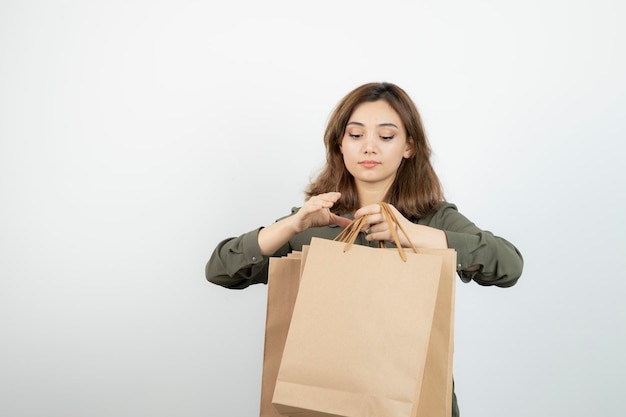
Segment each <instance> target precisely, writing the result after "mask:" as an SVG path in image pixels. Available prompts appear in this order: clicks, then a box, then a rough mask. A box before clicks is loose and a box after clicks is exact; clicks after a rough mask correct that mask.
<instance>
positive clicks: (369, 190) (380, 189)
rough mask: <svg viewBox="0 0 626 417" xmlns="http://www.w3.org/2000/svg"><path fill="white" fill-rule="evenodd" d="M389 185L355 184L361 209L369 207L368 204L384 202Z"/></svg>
mask: <svg viewBox="0 0 626 417" xmlns="http://www.w3.org/2000/svg"><path fill="white" fill-rule="evenodd" d="M390 186H391V183H389V184H381V183H376V184H372V183H358V182H357V184H356V188H357V192H358V194H359V203H360V205H361V207H365V206H369V205H370V204H378V203H380V202H381V201H383V200H384V198H385V196H386V195H387V191H388V190H389V187H390Z"/></svg>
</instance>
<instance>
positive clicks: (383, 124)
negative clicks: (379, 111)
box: [348, 122, 398, 129]
mask: <svg viewBox="0 0 626 417" xmlns="http://www.w3.org/2000/svg"><path fill="white" fill-rule="evenodd" d="M348 125H357V126H363V127H365V124H363V123H361V122H348ZM378 127H395V128H396V129H398V126H396V125H395V124H393V123H380V124H378Z"/></svg>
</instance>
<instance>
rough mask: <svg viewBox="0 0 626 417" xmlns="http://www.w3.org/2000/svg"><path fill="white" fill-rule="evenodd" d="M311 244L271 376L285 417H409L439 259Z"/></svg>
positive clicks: (432, 308)
mask: <svg viewBox="0 0 626 417" xmlns="http://www.w3.org/2000/svg"><path fill="white" fill-rule="evenodd" d="M344 247H345V244H344V243H341V242H335V241H330V240H326V239H320V238H313V239H312V241H311V245H310V247H309V250H308V256H307V262H306V264H305V266H304V268H303V272H302V278H301V281H300V287H299V290H298V296H297V299H296V303H295V306H294V310H293V314H292V319H291V324H290V328H289V332H288V335H287V339H286V342H285V347H284V350H283V356H282V360H281V364H280V368H279V372H278V376H277V380H276V386H275V391H274V396H273V403H274V405H275V406H276V409H277V410H278V411H279V412H280V413H281V414H283V415H294V416H295V415H298V416H324V417H329V416H342V417H374V416H376V417H381V416H382V417H412V416H414V415H415V413H416V412H417V411H416V408H417V398H416V397H417V396H418V393H419V392H420V387H421V384H422V379H423V377H424V369H425V365H426V357H427V352H428V345H429V341H430V340H429V339H430V333H431V328H432V323H433V318H434V311H435V305H436V300H437V291H438V288H439V280H440V275H441V269H442V259H441V257H440V256H436V255H429V254H415V253H407V254H406V261H403V260H402V259H401V258H400V257H399V256H398V253H397V252H396V251H392V250H383V249H378V248H371V247H367V246H359V245H352V246H351V247H350V248H349V250H347V251H344Z"/></svg>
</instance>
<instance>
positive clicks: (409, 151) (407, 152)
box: [402, 136, 415, 159]
mask: <svg viewBox="0 0 626 417" xmlns="http://www.w3.org/2000/svg"><path fill="white" fill-rule="evenodd" d="M413 155H415V141H414V140H413V138H412V137H410V136H409V137H408V138H406V146H405V147H404V154H403V155H402V156H403V157H404V158H405V159H409V158H411V157H412V156H413Z"/></svg>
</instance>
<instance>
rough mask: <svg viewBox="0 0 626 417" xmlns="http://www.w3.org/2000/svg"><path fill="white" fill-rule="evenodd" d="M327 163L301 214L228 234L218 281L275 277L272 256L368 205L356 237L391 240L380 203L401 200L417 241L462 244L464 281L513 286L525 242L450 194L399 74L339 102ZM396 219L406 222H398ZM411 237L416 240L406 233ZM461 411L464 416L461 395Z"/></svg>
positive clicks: (243, 282)
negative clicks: (518, 244) (515, 241)
mask: <svg viewBox="0 0 626 417" xmlns="http://www.w3.org/2000/svg"><path fill="white" fill-rule="evenodd" d="M324 144H325V146H326V165H325V167H324V169H323V170H322V172H321V173H320V175H319V176H318V177H317V179H316V180H315V181H314V182H313V183H311V184H310V185H309V187H308V189H307V190H306V201H305V202H304V204H303V205H302V207H300V208H293V209H292V211H291V215H289V216H286V217H284V218H282V219H280V220H278V221H276V222H275V223H273V224H271V225H269V226H267V227H261V228H259V229H256V230H252V231H250V232H248V233H245V234H243V235H241V236H239V237H236V238H229V239H226V240H224V241H222V242H221V243H219V244H218V246H217V248H216V249H215V250H214V252H213V254H212V256H211V258H210V260H209V262H208V263H207V266H206V277H207V279H208V280H209V281H210V282H213V283H215V284H218V285H222V286H224V287H228V288H245V287H247V286H249V285H251V284H256V283H267V266H268V257H270V256H283V255H286V254H287V253H289V252H291V251H292V250H301V248H302V245H307V244H309V243H310V240H311V238H312V237H314V236H317V237H323V238H327V239H334V238H335V237H336V236H337V235H338V234H339V233H340V232H341V230H342V229H343V227H345V226H347V225H348V224H349V223H350V221H351V220H353V219H354V218H359V217H361V216H364V215H368V217H367V219H366V221H367V224H366V225H365V227H364V229H363V232H362V233H361V234H360V235H359V237H358V238H357V241H356V243H358V244H362V245H370V246H377V245H378V242H379V241H391V240H392V236H391V230H390V226H388V224H387V222H386V221H385V220H384V218H383V216H382V214H381V213H380V206H379V205H378V204H377V203H379V202H381V201H384V202H387V203H389V204H390V205H391V208H392V210H393V211H394V212H395V214H396V217H397V219H398V222H399V223H401V226H402V227H403V228H404V230H406V231H407V232H408V235H409V237H410V240H411V241H412V243H413V244H414V245H415V246H416V247H424V248H453V249H455V250H456V252H457V272H458V274H459V276H460V278H461V280H462V281H463V282H469V281H471V280H474V281H475V282H477V283H478V284H481V285H496V286H499V287H510V286H511V285H514V284H515V283H516V282H517V280H518V279H519V277H520V275H521V273H522V266H523V260H522V256H521V254H520V253H519V251H518V250H517V249H516V248H515V246H513V245H512V244H511V243H509V242H508V241H506V240H505V239H503V238H501V237H498V236H495V235H494V234H492V233H490V232H488V231H484V230H481V229H479V228H478V227H477V226H475V225H474V224H473V223H472V222H470V221H469V220H468V219H467V218H466V217H464V216H463V215H462V214H460V213H459V212H458V211H457V208H456V206H455V205H453V204H451V203H448V202H446V201H445V200H444V196H443V192H442V188H441V184H440V182H439V179H438V177H437V175H436V173H435V171H434V170H433V167H432V165H431V163H430V154H431V149H430V145H429V143H428V140H427V138H426V135H425V133H424V128H423V126H422V121H421V117H420V115H419V113H418V111H417V108H416V107H415V104H414V103H413V101H412V100H411V98H410V97H409V96H408V95H407V94H406V92H405V91H404V90H402V89H401V88H400V87H398V86H396V85H394V84H391V83H369V84H365V85H362V86H360V87H358V88H356V89H355V90H353V91H352V92H350V93H349V94H348V95H347V96H346V97H344V98H343V99H342V100H341V101H340V103H339V105H338V106H337V108H336V109H335V110H334V112H333V114H332V115H331V118H330V120H329V123H328V126H327V128H326V132H325V135H324ZM392 227H397V226H396V225H393V226H392ZM399 236H400V238H401V243H402V246H407V247H408V246H410V245H409V242H408V240H406V237H405V236H404V235H403V234H402V233H400V234H399ZM452 401H453V413H452V414H453V416H458V407H457V405H456V396H454V395H453V398H452Z"/></svg>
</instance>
